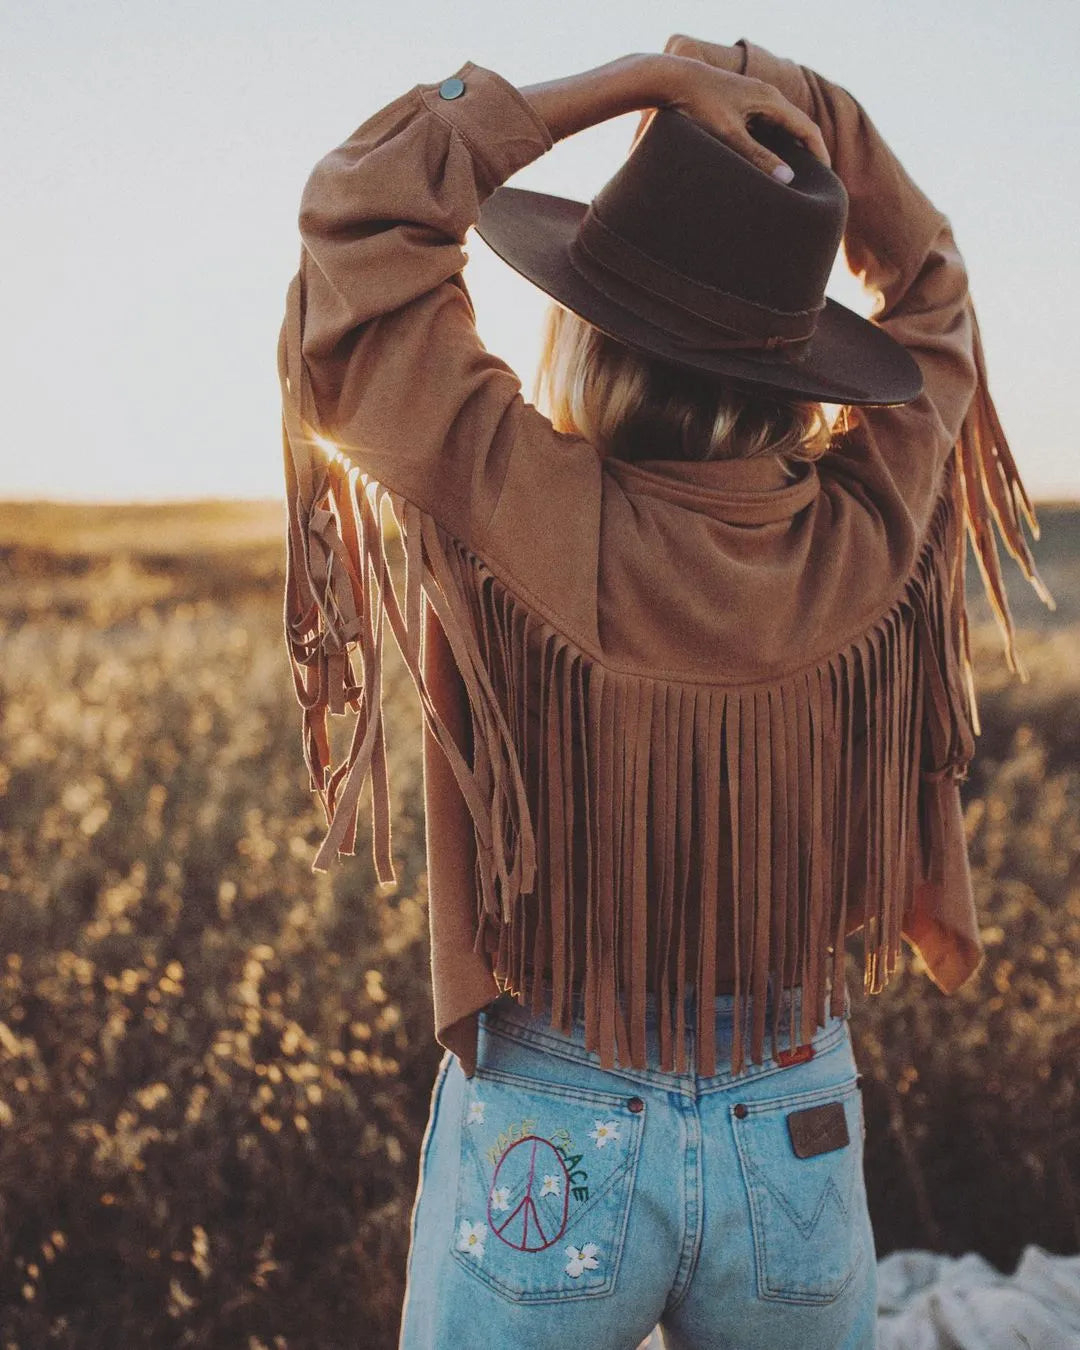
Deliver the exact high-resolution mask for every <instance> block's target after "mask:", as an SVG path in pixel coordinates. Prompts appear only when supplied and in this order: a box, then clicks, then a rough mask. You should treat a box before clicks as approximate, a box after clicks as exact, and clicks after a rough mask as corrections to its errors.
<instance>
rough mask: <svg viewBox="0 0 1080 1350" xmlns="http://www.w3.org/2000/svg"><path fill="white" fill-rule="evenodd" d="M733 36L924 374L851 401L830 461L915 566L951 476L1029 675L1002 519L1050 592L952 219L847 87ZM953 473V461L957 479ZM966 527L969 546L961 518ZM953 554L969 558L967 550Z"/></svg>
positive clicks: (878, 307)
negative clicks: (817, 175) (843, 217)
mask: <svg viewBox="0 0 1080 1350" xmlns="http://www.w3.org/2000/svg"><path fill="white" fill-rule="evenodd" d="M736 45H737V46H739V47H741V48H742V49H743V51H744V52H745V60H744V63H743V73H744V74H745V75H747V76H751V77H753V78H755V79H760V80H764V81H766V82H767V83H769V84H772V85H774V86H775V87H776V88H778V89H779V90H780V92H781V93H782V94H784V96H785V97H786V98H787V99H789V100H790V101H791V102H792V103H794V104H795V105H796V106H797V107H799V108H800V109H801V110H802V111H803V112H805V113H806V114H807V115H808V116H809V117H811V118H812V119H813V120H814V121H815V122H816V123H817V125H818V126H819V127H820V128H821V132H822V136H823V138H824V140H825V144H826V146H827V148H828V150H829V155H830V157H831V160H832V167H833V170H834V171H835V172H836V174H837V175H838V176H839V177H840V179H841V181H842V182H843V184H844V187H845V188H846V190H847V193H848V198H849V210H848V220H847V226H846V229H845V233H844V239H843V249H844V257H845V259H846V261H847V264H848V266H849V267H850V269H851V270H852V272H853V273H854V274H855V275H856V276H857V277H858V278H859V279H860V281H861V282H862V284H863V286H864V287H865V288H866V289H867V290H868V291H869V292H870V293H871V294H872V295H873V296H874V297H875V307H874V310H873V312H872V314H871V321H872V322H873V323H875V324H877V325H878V326H879V327H881V328H882V329H884V330H885V332H887V333H888V334H889V335H890V336H891V337H893V338H894V339H895V340H896V341H897V342H899V343H901V344H902V345H903V346H904V347H906V348H907V349H908V351H910V352H911V354H912V356H913V357H914V359H915V360H916V361H917V362H918V364H919V367H920V368H921V370H922V374H923V390H922V392H921V393H920V394H919V396H918V397H917V398H915V399H914V400H912V401H911V402H910V403H906V404H903V405H901V406H898V407H885V406H866V407H852V408H848V409H845V421H846V425H847V428H848V434H846V435H844V436H842V437H839V438H837V440H836V445H835V448H836V454H835V455H834V456H833V457H832V459H831V460H830V461H829V464H830V466H831V467H832V468H833V469H834V470H835V471H836V472H838V473H842V474H845V475H847V476H849V477H850V478H853V479H855V480H856V481H857V484H858V486H859V488H860V489H861V490H862V491H864V492H865V494H866V495H867V496H868V497H870V498H871V499H872V500H873V501H874V502H875V503H876V504H877V505H878V506H879V507H881V508H882V509H883V511H884V513H885V515H886V517H887V526H888V529H889V533H890V536H891V539H892V544H893V547H894V548H895V549H897V550H902V551H903V553H904V556H906V557H907V558H908V559H909V560H910V561H911V563H912V564H913V563H914V560H915V556H916V554H917V552H918V550H919V548H920V547H921V546H922V544H923V542H924V540H925V537H926V534H927V531H928V528H929V526H930V522H931V517H932V516H933V513H934V511H935V508H936V507H937V506H938V505H939V503H940V499H941V497H942V495H943V493H944V492H945V491H946V489H947V488H949V487H950V486H951V488H952V491H953V492H955V494H956V500H957V505H958V507H959V506H960V505H961V503H962V510H963V515H964V517H965V518H966V522H967V526H968V529H969V531H970V534H971V538H972V542H973V543H974V545H975V548H976V551H977V553H978V555H979V561H980V565H981V572H982V577H983V580H984V583H985V585H986V588H987V592H988V597H989V600H990V603H991V605H992V607H993V610H994V612H995V615H996V617H997V619H998V622H999V625H1000V627H1001V629H1002V633H1003V636H1004V639H1005V643H1006V651H1007V656H1008V660H1009V665H1010V668H1011V669H1013V670H1014V671H1016V670H1020V671H1021V673H1022V668H1021V667H1020V665H1019V661H1018V658H1017V656H1016V652H1015V648H1014V645H1013V639H1014V633H1013V626H1012V618H1011V615H1010V613H1009V607H1008V599H1007V596H1006V593H1005V586H1004V581H1003V578H1002V574H1001V567H1000V563H999V559H998V553H997V546H996V543H995V539H994V532H993V523H994V521H995V520H996V522H997V525H998V528H999V529H1000V531H1001V533H1002V537H1003V539H1004V541H1005V543H1006V547H1007V548H1008V550H1009V552H1010V553H1011V554H1012V556H1013V557H1014V558H1016V560H1017V561H1018V562H1019V564H1020V566H1021V568H1022V570H1023V572H1024V574H1025V576H1026V577H1027V579H1028V580H1029V581H1030V582H1031V583H1032V585H1033V586H1034V588H1035V589H1036V591H1037V592H1038V593H1039V595H1040V597H1041V598H1042V599H1043V600H1044V601H1045V602H1046V603H1048V604H1049V605H1051V606H1052V605H1053V601H1052V599H1051V597H1050V595H1049V592H1048V591H1047V590H1046V587H1045V585H1044V584H1043V582H1042V579H1041V578H1040V577H1039V575H1038V572H1037V571H1036V568H1035V563H1034V560H1033V558H1032V555H1031V552H1030V550H1029V548H1028V544H1027V541H1026V539H1025V537H1024V533H1023V530H1022V528H1021V520H1020V516H1021V513H1023V515H1024V516H1026V518H1027V521H1028V524H1029V526H1030V527H1031V529H1032V531H1033V532H1034V534H1035V537H1038V527H1037V523H1036V520H1035V513H1034V509H1033V507H1032V505H1031V502H1030V500H1029V498H1028V495H1027V492H1026V491H1025V488H1024V485H1023V483H1022V481H1021V479H1020V475H1019V473H1018V471H1017V468H1016V465H1015V462H1014V460H1013V457H1012V453H1011V450H1010V447H1009V445H1008V442H1007V440H1006V438H1005V434H1004V431H1003V429H1002V427H1001V423H1000V421H999V419H998V417H997V413H996V410H995V408H994V405H993V402H992V400H991V398H990V393H989V388H988V380H987V371H986V362H985V358H984V354H983V349H982V340H981V335H980V332H979V325H978V319H977V317H976V314H975V310H974V306H973V303H972V298H971V294H970V291H969V286H968V274H967V270H966V268H965V265H964V260H963V257H962V256H961V253H960V250H959V248H958V247H957V243H956V240H955V238H954V236H953V231H952V226H951V224H950V222H949V220H948V218H947V217H946V216H945V215H943V214H942V212H941V211H940V210H938V208H937V207H936V206H934V204H933V203H932V202H931V201H930V200H929V198H928V197H927V196H926V194H925V193H924V192H923V191H922V190H921V189H920V188H919V187H918V186H917V185H916V184H915V183H914V181H913V180H912V178H911V176H910V175H909V174H908V173H907V171H906V170H905V168H904V166H903V165H902V164H901V163H900V161H899V159H898V158H897V157H896V155H895V154H894V153H893V152H892V150H891V149H890V148H889V146H888V145H887V144H886V142H885V140H884V138H883V137H882V135H881V133H880V132H879V131H878V129H877V127H876V126H875V125H874V123H873V121H872V120H871V118H870V117H869V115H868V114H867V112H866V110H865V109H864V108H863V107H862V106H861V104H860V103H859V102H858V101H857V100H856V99H855V98H854V97H853V96H852V95H851V94H850V93H849V92H848V91H847V90H846V89H844V88H842V87H841V86H840V85H837V84H834V83H833V82H832V81H830V80H828V79H826V78H825V77H824V76H822V75H820V74H818V73H817V72H816V71H814V70H811V69H810V68H809V67H807V66H803V65H800V64H798V63H797V62H795V61H791V60H788V59H787V58H784V57H778V56H775V55H774V54H773V53H772V52H770V51H768V50H767V49H766V48H764V47H761V46H759V45H758V44H756V43H753V42H750V41H748V40H747V39H746V38H740V39H739V40H738V42H737V44H736ZM954 449H955V452H956V454H955V460H954ZM823 467H824V465H823ZM949 469H956V470H957V472H955V473H953V475H952V479H951V480H947V478H946V474H947V470H949ZM959 534H960V538H959V547H960V548H961V549H962V547H963V544H964V538H963V528H962V527H961V529H960V532H959ZM957 561H958V562H959V563H960V564H961V565H962V561H963V558H962V556H961V557H960V558H959V559H957Z"/></svg>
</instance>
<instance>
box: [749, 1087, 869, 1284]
mask: <svg viewBox="0 0 1080 1350" xmlns="http://www.w3.org/2000/svg"><path fill="white" fill-rule="evenodd" d="M861 1099H862V1094H861V1092H860V1091H859V1088H858V1086H857V1084H856V1081H855V1079H854V1078H852V1079H851V1080H850V1081H849V1082H847V1083H843V1084H841V1085H839V1086H838V1087H834V1088H818V1089H815V1090H814V1091H812V1092H805V1093H800V1094H798V1095H794V1096H788V1097H783V1098H778V1099H774V1100H772V1101H761V1102H749V1103H747V1104H746V1105H745V1106H743V1107H740V1108H739V1109H738V1110H736V1108H735V1107H732V1111H731V1126H732V1129H733V1130H734V1132H735V1142H736V1145H737V1147H738V1152H739V1162H740V1166H741V1169H742V1177H743V1182H744V1183H745V1186H746V1192H747V1197H748V1199H749V1202H750V1213H751V1220H752V1224H753V1234H754V1253H755V1264H756V1268H757V1287H758V1295H759V1296H760V1297H761V1298H763V1299H779V1300H782V1301H785V1302H789V1303H813V1304H825V1303H832V1302H834V1301H835V1300H836V1299H838V1298H839V1297H840V1296H841V1295H842V1294H843V1292H844V1290H845V1289H846V1288H847V1287H848V1285H849V1284H850V1283H851V1281H852V1280H853V1279H854V1277H855V1275H856V1274H857V1273H858V1271H859V1270H860V1268H861V1266H862V1263H863V1262H864V1261H865V1260H866V1259H867V1256H868V1250H872V1236H871V1234H870V1229H869V1215H868V1212H867V1208H866V1189H865V1182H864V1177H863V1118H862V1100H861ZM827 1102H834V1103H838V1104H839V1105H840V1106H841V1107H842V1108H843V1116H844V1122H845V1123H846V1126H847V1142H846V1143H842V1144H840V1145H839V1146H836V1147H828V1148H827V1150H826V1151H824V1152H813V1153H811V1155H810V1156H807V1157H799V1156H798V1154H797V1153H796V1150H795V1146H794V1144H793V1141H792V1134H791V1130H790V1128H789V1125H788V1116H789V1115H790V1114H792V1113H794V1112H799V1111H804V1110H807V1109H808V1108H810V1107H814V1106H819V1105H824V1104H825V1103H827ZM825 1118H826V1120H828V1119H829V1118H830V1117H829V1114H828V1113H825ZM836 1137H837V1136H836V1126H832V1127H831V1128H830V1129H829V1131H828V1136H827V1137H826V1138H824V1139H823V1140H822V1142H823V1143H825V1144H831V1143H833V1142H835V1139H836ZM813 1138H814V1136H813V1134H812V1133H811V1134H810V1142H809V1144H808V1147H809V1148H814V1147H816V1145H815V1144H814V1142H813Z"/></svg>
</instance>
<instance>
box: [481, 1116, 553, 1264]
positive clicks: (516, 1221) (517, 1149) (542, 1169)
mask: <svg viewBox="0 0 1080 1350" xmlns="http://www.w3.org/2000/svg"><path fill="white" fill-rule="evenodd" d="M569 1212H570V1174H569V1172H568V1171H567V1170H566V1163H565V1162H564V1161H563V1158H562V1154H561V1153H560V1152H559V1151H558V1149H557V1148H556V1147H555V1145H554V1144H552V1143H551V1142H550V1140H548V1139H541V1138H540V1136H539V1135H538V1134H527V1135H526V1136H525V1137H524V1138H523V1139H519V1140H518V1141H517V1143H515V1144H511V1145H510V1147H509V1148H508V1149H507V1150H506V1152H505V1153H504V1154H503V1155H502V1157H501V1158H500V1159H499V1165H498V1166H497V1167H496V1168H495V1175H494V1177H492V1179H491V1189H490V1190H489V1191H488V1207H487V1217H488V1226H489V1227H490V1229H491V1231H492V1232H493V1233H494V1234H495V1236H496V1237H497V1238H499V1239H500V1241H502V1242H505V1243H506V1245H507V1246H508V1247H513V1249H514V1250H515V1251H519V1252H542V1251H543V1250H544V1249H545V1248H546V1247H550V1246H551V1244H552V1243H553V1242H558V1240H559V1238H561V1237H562V1235H563V1233H565V1232H566V1225H567V1221H568V1218H569Z"/></svg>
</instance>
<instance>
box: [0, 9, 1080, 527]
mask: <svg viewBox="0 0 1080 1350" xmlns="http://www.w3.org/2000/svg"><path fill="white" fill-rule="evenodd" d="M552 15H554V18H552V17H551V16H552ZM671 32H683V33H689V34H690V35H692V36H694V37H701V38H706V39H708V40H710V41H716V42H723V43H728V44H730V43H733V42H735V40H736V39H737V38H739V37H746V38H748V39H749V40H751V41H752V42H757V43H759V44H761V45H762V46H765V47H768V48H769V49H770V50H771V51H773V52H775V53H777V54H778V55H782V56H788V57H791V58H793V59H795V60H797V61H800V62H802V63H803V64H805V65H809V66H811V67H812V68H814V69H815V70H817V71H819V72H820V73H821V74H823V75H825V76H827V77H828V78H829V79H831V80H833V81H834V82H836V83H838V84H841V85H843V86H844V88H846V89H847V90H849V91H850V92H851V93H852V94H853V95H854V96H855V97H856V98H857V99H858V100H859V101H860V102H861V103H862V104H863V106H864V107H865V108H866V110H867V111H868V113H869V114H870V115H871V117H872V118H873V120H874V122H875V124H876V125H877V127H878V129H879V130H880V131H881V133H882V134H883V135H884V137H885V138H886V140H887V141H888V142H889V144H890V145H891V146H892V148H893V150H894V151H895V152H896V154H897V155H898V156H899V158H900V159H901V161H902V162H903V164H904V166H905V168H906V169H907V170H908V172H909V173H910V174H911V175H912V177H913V178H914V179H915V181H916V182H917V183H918V184H919V185H920V186H921V187H922V189H923V190H924V191H925V192H926V193H927V195H928V196H929V197H930V198H931V199H932V200H933V201H934V203H935V204H936V205H937V206H938V207H939V209H940V210H942V211H943V212H944V213H945V214H946V215H947V216H948V217H949V219H950V221H951V222H952V226H953V230H954V233H955V235H956V239H957V242H958V244H959V246H960V249H961V251H962V252H963V253H964V255H965V258H966V260H967V265H968V271H969V275H970V277H971V286H972V295H973V298H974V302H975V308H976V312H977V314H978V317H979V323H980V327H981V330H982V334H983V340H984V346H985V350H986V358H987V366H988V370H989V376H990V386H991V392H992V394H993V396H994V398H995V401H996V404H997V408H998V411H999V413H1000V415H1001V418H1002V422H1003V424H1004V427H1005V431H1006V434H1007V436H1008V437H1009V441H1010V444H1011V446H1012V449H1013V453H1014V455H1015V456H1016V458H1017V461H1018V463H1019V465H1020V470H1021V474H1022V476H1023V478H1024V480H1025V482H1026V484H1027V486H1028V488H1029V490H1030V491H1031V492H1032V493H1033V495H1035V496H1036V497H1041V498H1046V497H1054V496H1067V497H1075V498H1078V499H1080V438H1078V436H1077V433H1076V431H1075V429H1074V423H1073V405H1072V396H1073V393H1074V392H1075V390H1076V387H1077V382H1078V380H1080V337H1078V332H1080V320H1078V319H1077V317H1076V316H1075V314H1074V312H1073V305H1074V303H1075V300H1076V297H1077V292H1078V289H1080V254H1078V250H1077V247H1076V242H1077V229H1078V224H1080V186H1078V165H1077V149H1078V147H1080V93H1078V92H1077V91H1078V82H1077V78H1076V62H1077V58H1078V56H1080V6H1077V5H1076V4H1075V3H1067V2H1066V0H1060V2H1058V3H1053V2H1051V0H1026V2H1023V0H951V3H949V4H942V3H940V0H906V2H905V3H903V4H901V3H898V2H897V0H894V3H892V4H885V3H881V0H878V2H877V3H868V0H817V2H816V3H814V4H806V3H805V2H802V3H764V2H762V0H759V2H758V3H754V4H742V5H739V4H724V5H717V4H715V3H712V2H710V3H699V2H698V0H668V2H667V3H665V4H663V5H659V4H656V3H655V0H590V3H588V4H586V5H582V6H580V7H578V6H574V7H571V6H570V5H568V4H564V5H555V6H547V5H545V6H540V5H538V4H524V3H515V2H514V0H476V2H475V3H469V0H460V2H459V3H457V4H447V3H446V2H445V0H441V2H440V3H435V0H397V3H393V4H384V3H383V4H373V3H370V2H369V0H352V2H351V3H345V0H303V2H302V3H299V2H298V0H288V3H286V0H170V3H167V4H166V3H153V2H152V0H141V3H140V2H139V0H90V3H88V2H87V0H78V2H77V3H76V2H75V0H63V2H61V0H8V3H7V4H6V5H5V6H4V16H3V21H2V25H0V176H2V183H3V189H2V193H3V209H2V211H0V257H2V258H3V264H2V267H0V304H2V314H3V320H4V322H3V329H2V333H0V397H2V400H3V408H4V413H5V417H4V425H3V448H2V450H0V463H2V466H3V474H2V477H0V497H51V498H62V499H67V500H72V499H75V500H87V501H91V500H97V501H102V500H106V501H119V500H142V501H148V500H161V499H167V498H173V497H182V498H198V497H209V496H244V497H273V496H278V495H281V493H282V492H283V478H282V468H281V436H280V423H279V393H278V383H277V371H276V364H275V346H276V341H277V331H278V326H279V323H280V319H281V314H282V308H283V304H284V296H285V290H286V287H287V285H288V281H289V278H290V276H291V275H292V273H293V271H295V268H296V262H297V257H298V252H299V235H298V233H297V227H296V215H297V207H298V204H299V198H300V192H301V189H302V187H303V184H304V181H305V179H306V177H307V175H308V173H309V171H310V169H311V168H312V166H313V165H314V163H315V162H316V160H317V159H319V158H320V157H321V156H322V155H323V154H324V153H325V152H326V151H328V150H330V149H331V148H333V147H334V146H335V145H337V144H339V143H340V142H341V141H343V140H344V139H345V138H346V137H347V136H348V135H349V134H350V133H351V132H352V131H353V130H354V129H355V128H356V127H357V126H359V125H360V123H361V122H363V121H365V120H366V119H367V118H368V117H369V116H370V115H371V114H372V113H374V112H376V111H377V110H378V109H379V108H381V107H382V106H384V105H385V104H386V103H388V102H389V101H390V100H391V99H393V98H396V97H397V95H399V94H400V93H402V92H403V91H405V90H406V89H409V88H411V87H412V86H413V85H414V84H416V83H417V82H420V81H425V82H428V81H439V80H441V79H443V78H445V77H446V76H447V75H449V74H451V73H452V72H453V71H455V70H457V69H458V68H459V67H460V66H461V65H462V64H463V63H464V62H465V61H467V60H471V61H474V62H476V63H477V64H478V65H482V66H487V67H489V68H491V69H494V70H496V71H498V72H499V73H500V74H501V75H503V76H505V77H506V78H507V79H508V80H510V81H511V82H512V83H514V84H516V85H527V84H532V83H537V82H539V81H542V80H549V79H554V78H556V77H558V76H562V75H569V74H574V73H577V72H579V71H582V70H587V69H589V68H591V67H593V66H596V65H601V64H603V63H604V62H606V61H609V60H611V59H612V58H614V57H616V56H622V55H624V54H626V53H628V52H632V51H660V50H662V49H663V46H664V43H665V41H666V39H667V37H668V35H669V34H670V33H671ZM637 120H638V117H637V114H636V113H635V114H631V115H627V116H624V117H621V118H616V119H612V120H611V121H609V122H606V123H604V124H602V125H600V126H597V127H592V128H589V129H588V130H586V131H584V132H581V133H579V134H578V135H577V136H574V137H571V138H569V139H567V140H565V141H560V142H559V143H558V144H557V145H556V146H555V147H554V148H553V149H552V150H551V151H550V152H549V153H548V154H547V155H544V156H542V157H541V158H540V159H539V160H537V161H536V162H534V163H533V164H530V165H527V166H526V167H525V168H524V169H523V170H522V171H521V172H520V173H519V174H517V175H515V177H514V179H513V180H512V181H513V183H514V185H515V186H518V187H528V188H534V189H536V190H539V191H543V192H553V193H557V194H559V195H562V196H566V197H573V198H576V199H577V200H580V201H588V200H589V199H590V198H591V197H592V196H593V195H594V194H595V193H596V192H597V191H598V190H599V188H600V187H601V186H602V185H603V183H604V182H605V181H606V180H607V179H608V178H609V177H610V176H611V174H613V173H614V172H615V170H616V168H617V167H618V166H619V164H620V163H621V162H622V159H623V158H624V156H625V154H626V151H627V149H628V147H629V144H630V140H631V138H632V136H633V132H634V129H635V127H636V125H637ZM468 253H469V262H468V266H467V268H466V273H465V276H466V281H467V283H468V286H469V289H470V291H471V293H472V296H473V299H474V303H475V305H476V309H477V316H478V318H477V321H478V326H479V329H480V334H481V337H482V339H483V341H484V343H485V344H486V345H487V347H488V348H489V349H490V350H491V351H493V352H496V353H498V354H499V355H500V356H501V357H503V359H505V360H506V361H508V362H509V363H510V365H511V366H512V367H513V368H514V369H515V370H516V371H517V372H518V375H519V376H520V377H521V380H522V384H523V386H524V391H525V395H526V397H528V396H529V393H530V392H531V389H532V380H533V374H534V370H535V364H536V355H537V350H538V332H539V325H540V321H541V316H542V314H543V310H544V307H545V303H546V302H545V299H544V297H543V295H542V294H541V293H540V292H539V291H537V290H535V289H534V288H533V287H532V286H531V285H530V283H528V282H527V281H525V280H524V279H523V278H521V277H519V276H518V275H517V274H516V273H515V272H513V271H512V270H511V269H510V268H509V267H507V266H506V264H504V263H503V262H502V261H501V260H500V259H498V258H497V257H496V256H495V255H494V254H493V253H492V252H491V251H490V250H489V249H488V248H487V246H486V245H485V244H484V242H483V240H481V239H480V237H479V236H478V235H476V234H475V232H474V233H472V234H471V235H470V241H469V243H468ZM829 294H831V295H833V296H834V297H835V298H836V299H837V300H839V301H841V302H842V303H844V304H848V305H850V306H851V307H852V308H854V309H856V310H858V311H859V312H860V313H862V314H868V313H869V310H870V303H869V300H868V299H867V297H865V296H864V295H863V292H862V291H861V288H860V287H859V286H858V284H857V283H856V282H855V281H854V279H853V278H851V277H850V275H849V274H848V273H847V272H846V269H845V268H844V266H843V263H842V261H840V262H839V263H838V267H837V269H835V270H834V273H833V279H832V282H831V283H830V287H829Z"/></svg>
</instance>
